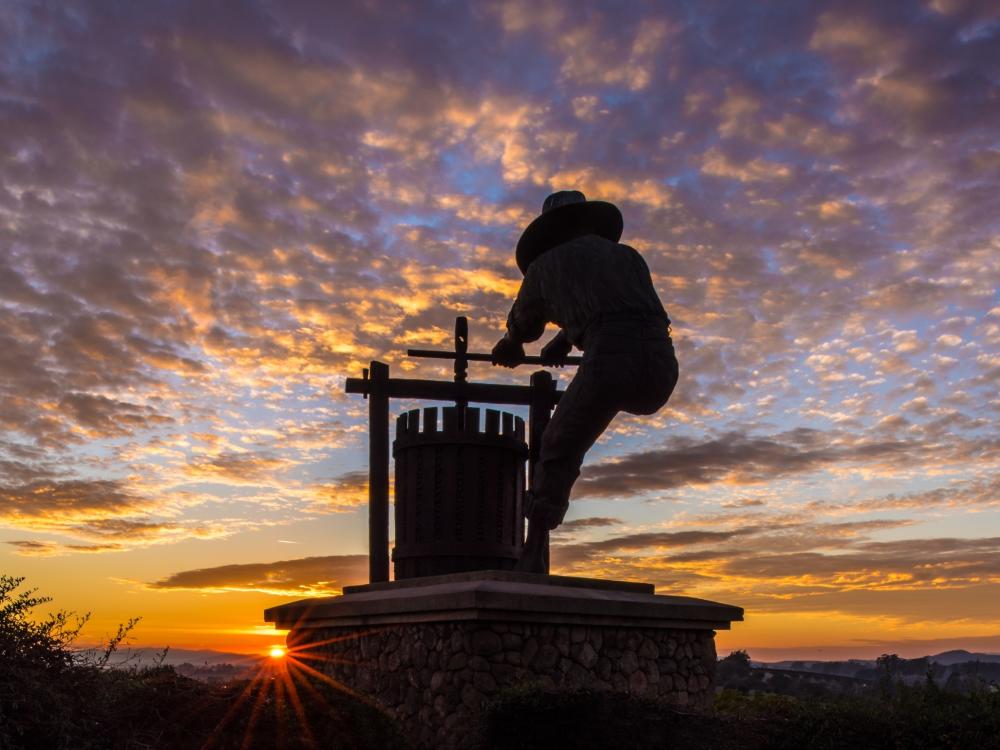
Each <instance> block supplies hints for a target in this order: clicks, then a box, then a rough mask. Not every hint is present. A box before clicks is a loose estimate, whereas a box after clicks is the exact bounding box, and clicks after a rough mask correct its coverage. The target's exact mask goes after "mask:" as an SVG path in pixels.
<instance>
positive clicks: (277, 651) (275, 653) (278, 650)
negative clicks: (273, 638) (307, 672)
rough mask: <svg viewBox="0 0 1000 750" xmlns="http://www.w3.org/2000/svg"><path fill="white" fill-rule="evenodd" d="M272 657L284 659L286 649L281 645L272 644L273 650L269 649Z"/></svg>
mask: <svg viewBox="0 0 1000 750" xmlns="http://www.w3.org/2000/svg"><path fill="white" fill-rule="evenodd" d="M268 654H270V656H271V658H272V659H283V658H285V649H284V648H282V647H281V646H271V650H270V651H268Z"/></svg>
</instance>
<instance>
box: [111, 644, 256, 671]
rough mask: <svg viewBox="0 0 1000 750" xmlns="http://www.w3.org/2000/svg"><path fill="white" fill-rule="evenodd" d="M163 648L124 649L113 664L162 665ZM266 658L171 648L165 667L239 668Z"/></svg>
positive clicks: (226, 652) (164, 661)
mask: <svg viewBox="0 0 1000 750" xmlns="http://www.w3.org/2000/svg"><path fill="white" fill-rule="evenodd" d="M162 653H163V649H162V648H123V649H122V650H121V651H119V652H118V653H116V654H115V655H114V656H113V657H112V658H111V663H112V664H120V663H122V662H125V663H127V664H138V665H139V666H142V667H150V666H153V665H154V664H158V663H160V655H161V654H162ZM265 658H266V657H265V656H263V655H260V656H257V655H255V654H237V653H233V652H229V651H214V650H212V649H207V648H206V649H188V648H170V649H168V650H167V655H166V657H165V658H164V659H163V664H164V666H168V667H176V666H178V665H180V664H193V665H195V666H204V665H207V666H216V665H219V664H232V665H233V666H237V667H248V666H252V665H255V664H257V663H259V662H261V661H263V660H264V659H265Z"/></svg>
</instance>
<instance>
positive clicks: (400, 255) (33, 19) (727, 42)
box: [0, 0, 1000, 658]
mask: <svg viewBox="0 0 1000 750" xmlns="http://www.w3.org/2000/svg"><path fill="white" fill-rule="evenodd" d="M998 47H1000V6H998V5H997V4H996V3H995V2H982V3H977V2H972V1H971V0H970V1H968V2H966V1H965V0H929V1H928V2H878V3H873V2H856V3H851V2H797V3H792V2H786V3H748V2H739V1H738V0H734V1H733V2H694V0H691V1H690V2H589V1H582V0H573V1H572V2H570V1H569V0H560V1H559V2H528V1H522V0H509V1H506V2H503V1H499V0H498V1H497V2H457V1H455V2H449V1H447V0H438V1H437V2H431V1H430V0H428V1H427V2H420V3H416V2H414V3H401V2H398V1H397V0H392V1H388V0H387V1H385V2H383V1H382V0H366V1H365V2H361V1H358V2H318V1H317V2H290V1H287V0H280V1H279V0H273V1H272V2H265V1H263V0H262V1H260V2H206V1H205V0H192V1H191V2H180V1H178V2H167V1H165V0H164V1H160V2H156V1H153V0H148V1H147V0H144V1H143V2H98V1H97V0H94V1H92V2H69V1H67V2H48V3H42V2H29V1H27V0H24V1H22V0H14V1H13V2H4V3H3V4H2V6H0V424H2V428H3V429H2V433H0V572H4V573H9V574H12V575H23V576H26V577H27V579H28V584H30V585H32V586H37V587H38V588H39V589H40V591H41V593H44V594H47V595H50V596H52V597H54V600H55V601H54V604H55V605H56V606H58V607H61V608H67V609H72V610H76V611H80V612H84V611H91V612H92V613H93V618H92V621H91V625H90V627H89V629H88V631H87V633H88V638H93V639H97V638H100V637H102V636H103V635H105V634H107V633H109V632H111V631H113V630H114V628H115V626H116V624H117V623H119V622H121V621H123V620H125V619H127V618H129V617H131V616H136V615H139V616H142V618H143V620H142V622H141V623H140V625H139V626H138V628H137V630H136V631H135V635H136V639H135V645H138V646H162V645H167V644H169V645H173V646H175V647H209V648H217V649H222V650H233V651H262V650H263V649H265V648H266V647H267V646H269V645H270V644H271V643H274V642H278V643H280V642H281V641H282V638H281V636H280V635H278V634H275V632H274V631H273V630H272V629H271V628H270V626H267V625H265V624H264V623H263V618H262V614H263V610H264V608H265V607H269V606H273V605H276V604H279V603H282V602H285V601H291V600H293V599H297V598H303V597H306V596H314V595H323V594H328V593H336V592H339V591H340V588H341V587H342V586H343V585H344V584H350V583H358V582H362V581H364V580H365V578H366V576H367V558H366V544H367V536H366V528H367V511H366V508H365V503H366V498H367V490H366V477H367V442H366V441H367V438H366V431H365V430H366V420H367V416H366V415H367V411H366V403H365V402H364V401H362V400H361V399H360V397H357V396H347V395H345V394H344V379H345V377H350V376H360V374H361V368H362V367H364V366H367V363H368V361H369V360H372V359H380V360H382V361H385V362H388V363H389V364H390V366H391V367H392V368H393V371H394V372H396V373H397V374H400V373H402V372H404V371H405V372H406V373H407V374H408V375H411V376H422V377H441V378H448V377H450V371H449V368H450V364H448V363H435V362H433V361H421V360H408V359H407V358H406V357H405V356H404V355H405V349H406V348H407V346H425V347H434V346H439V347H450V346H451V337H452V330H453V325H454V319H455V316H456V315H467V316H468V317H469V321H470V328H471V332H472V348H473V349H475V350H486V351H488V350H489V348H490V347H491V346H492V344H493V342H494V341H495V340H496V339H497V338H498V337H499V336H500V335H501V333H502V331H503V324H504V320H505V317H506V313H507V310H508V308H509V305H510V301H511V299H512V297H513V295H514V294H515V293H516V291H517V288H518V284H519V282H520V278H521V275H520V272H519V271H518V269H517V266H516V265H515V263H514V256H513V248H514V244H515V243H516V241H517V238H518V236H519V235H520V232H521V230H522V229H523V228H524V226H525V225H526V224H527V223H528V222H529V221H530V220H531V219H532V218H533V217H534V216H535V215H537V213H538V212H539V210H540V207H541V203H542V200H543V199H544V198H545V196H546V195H547V194H548V193H549V192H551V191H553V190H557V189H579V190H582V191H583V192H585V193H586V194H587V196H588V197H589V198H593V199H602V200H608V201H612V202H614V203H616V204H617V205H618V206H619V207H620V208H621V210H622V213H623V215H624V219H625V232H624V235H623V242H626V243H628V244H630V245H632V246H634V247H635V248H637V249H638V250H640V251H641V252H642V254H643V255H644V257H645V258H646V261H647V262H648V264H649V266H650V269H651V270H652V273H653V278H654V281H655V284H656V287H657V290H658V291H659V293H660V296H661V298H662V300H663V302H664V305H665V307H666V309H667V311H668V313H669V314H670V317H671V318H672V319H673V323H674V341H675V344H676V347H677V352H678V358H679V360H680V367H681V379H680V382H679V384H678V387H677V390H676V391H675V393H674V396H673V398H672V399H671V401H670V404H669V405H668V407H667V408H665V409H664V410H663V411H662V412H661V413H659V414H657V415H656V416H655V417H652V418H638V417H630V416H628V415H622V416H620V417H619V418H618V419H617V420H616V421H615V422H614V423H613V425H612V428H611V429H610V430H609V431H608V433H606V434H605V436H604V437H603V438H602V440H601V441H600V442H599V443H598V445H597V446H596V447H595V449H594V450H593V451H592V453H591V454H590V456H589V457H588V464H587V466H586V468H585V470H584V473H583V475H582V477H581V479H580V481H579V482H578V484H577V487H576V488H575V491H574V498H575V499H574V502H573V503H572V504H571V508H570V511H569V514H568V515H567V523H566V524H565V525H564V526H563V527H562V528H561V529H560V530H559V531H558V532H557V534H556V535H555V537H554V545H555V546H554V552H553V559H554V569H553V572H557V573H563V574H571V575H586V576H602V577H613V578H627V579H636V580H644V581H651V582H653V583H655V584H656V586H657V589H658V591H660V592H661V593H684V594H689V595H692V596H699V597H705V598H709V599H715V600H718V601H722V602H726V603H729V604H736V605H739V606H742V607H745V608H746V622H744V623H739V624H736V625H735V627H734V629H733V630H732V631H730V632H728V633H720V635H719V639H718V646H719V650H720V651H721V652H723V653H726V652H727V651H728V650H729V649H734V648H749V649H750V653H751V655H753V656H754V657H756V658H772V657H779V658H780V657H783V656H788V655H792V654H795V655H809V656H815V657H818V658H834V657H840V656H866V657H871V656H876V655H878V654H879V653H882V652H883V651H885V650H888V649H891V650H893V651H897V652H898V653H900V654H901V655H908V656H913V655H920V654H924V653H934V652H937V651H941V650H945V649H947V648H954V647H965V648H969V649H972V650H983V651H994V652H1000V428H998V419H1000V396H998V390H997V383H998V382H1000V293H998V286H1000V55H998V54H997V49H998ZM552 332H554V331H552ZM549 335H550V334H547V335H546V339H547V338H548V336H549ZM534 350H535V349H534V348H529V351H534ZM529 374H530V368H521V369H519V370H517V371H514V372H513V373H512V372H509V371H506V370H503V371H500V370H499V369H498V368H492V367H491V366H490V365H488V364H473V365H471V367H470V378H471V379H473V380H479V381H484V380H493V381H503V382H525V381H526V380H527V377H528V375H529ZM571 375H572V373H571V372H567V371H558V377H559V379H560V381H561V383H562V385H563V387H565V383H566V382H567V379H568V378H569V377H571ZM416 405H417V404H411V403H405V402H394V403H393V411H394V412H395V413H398V411H399V410H402V409H405V408H411V407H413V406H416ZM420 405H427V404H420ZM519 413H522V414H523V412H519Z"/></svg>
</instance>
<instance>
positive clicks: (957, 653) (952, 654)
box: [927, 649, 1000, 666]
mask: <svg viewBox="0 0 1000 750" xmlns="http://www.w3.org/2000/svg"><path fill="white" fill-rule="evenodd" d="M927 658H928V660H929V661H932V662H935V663H936V664H943V665H945V666H951V665H952V664H962V663H964V662H967V661H981V662H987V663H990V664H1000V654H983V653H975V652H971V651H966V650H964V649H954V650H953V651H945V652H943V653H940V654H938V655H937V656H928V657H927Z"/></svg>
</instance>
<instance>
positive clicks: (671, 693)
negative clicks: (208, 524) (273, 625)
mask: <svg viewBox="0 0 1000 750" xmlns="http://www.w3.org/2000/svg"><path fill="white" fill-rule="evenodd" d="M714 636H715V633H714V632H713V631H711V630H680V629H677V630H669V629H657V628H621V627H606V626H586V627H584V626H555V625H542V624H534V623H502V622H493V623H490V622H481V621H470V622H446V623H417V624H400V625H387V626H374V627H371V628H360V627H358V628H317V629H308V630H306V629H302V630H293V631H292V633H290V634H289V638H288V642H289V645H291V646H294V647H295V648H303V647H304V648H306V649H308V652H309V653H310V655H312V656H314V657H320V658H321V661H313V660H312V659H310V662H309V663H310V664H311V665H314V666H315V667H316V668H318V669H321V670H323V671H324V672H325V673H326V674H328V675H329V676H330V677H332V678H334V679H336V680H339V681H340V682H342V683H344V684H345V685H347V686H348V687H350V688H353V689H354V690H357V691H358V692H360V693H363V694H365V695H367V696H369V697H371V698H373V699H374V700H375V701H376V702H377V703H378V704H379V705H381V706H382V707H383V708H385V709H386V710H387V712H388V713H389V714H390V715H391V716H393V717H394V718H395V719H396V720H397V721H399V722H400V723H401V725H402V726H403V728H404V731H406V732H407V734H408V735H409V736H411V737H414V738H416V739H417V741H418V743H419V745H420V746H421V747H425V748H462V747H465V746H466V743H468V742H469V741H471V738H472V736H473V731H472V730H473V729H474V725H475V722H476V718H477V715H478V713H479V712H480V710H481V708H482V704H483V702H484V701H485V700H489V699H490V698H491V697H492V696H494V695H495V694H496V692H497V691H498V690H500V689H501V688H504V687H510V686H513V685H518V684H524V683H533V684H537V685H539V686H541V687H542V688H545V689H552V690H573V689H581V688H586V689H590V690H608V691H614V692H619V693H630V694H633V695H638V696H645V697H650V698H659V699H662V700H665V701H668V702H671V703H675V704H679V705H693V706H702V707H707V706H708V705H709V704H710V702H711V700H712V694H713V689H714V686H713V681H714V672H715V658H716V657H715V638H714ZM310 644H315V645H310Z"/></svg>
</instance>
